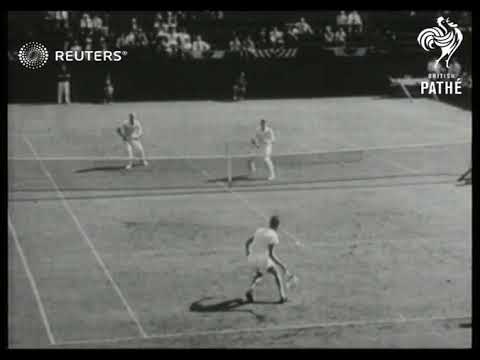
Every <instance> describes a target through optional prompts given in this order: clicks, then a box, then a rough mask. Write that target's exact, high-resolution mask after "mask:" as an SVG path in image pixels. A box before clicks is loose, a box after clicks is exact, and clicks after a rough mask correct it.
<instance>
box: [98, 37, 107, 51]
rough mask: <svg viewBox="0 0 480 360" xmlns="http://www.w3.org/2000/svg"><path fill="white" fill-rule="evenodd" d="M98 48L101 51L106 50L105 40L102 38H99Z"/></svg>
mask: <svg viewBox="0 0 480 360" xmlns="http://www.w3.org/2000/svg"><path fill="white" fill-rule="evenodd" d="M99 46H100V50H102V51H105V50H108V43H107V40H106V39H105V38H104V37H103V36H102V37H100V40H99Z"/></svg>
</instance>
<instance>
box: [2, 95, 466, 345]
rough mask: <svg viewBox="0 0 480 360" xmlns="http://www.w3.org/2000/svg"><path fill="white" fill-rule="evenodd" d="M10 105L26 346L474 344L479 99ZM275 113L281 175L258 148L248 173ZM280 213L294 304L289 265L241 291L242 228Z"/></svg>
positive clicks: (20, 341) (12, 244) (16, 317)
mask: <svg viewBox="0 0 480 360" xmlns="http://www.w3.org/2000/svg"><path fill="white" fill-rule="evenodd" d="M131 111H134V112H136V113H137V116H138V118H139V119H140V121H141V122H142V124H143V127H144V131H145V133H146V135H145V138H144V141H143V143H144V146H145V149H146V151H147V156H148V157H149V158H150V159H151V160H150V166H149V167H147V168H143V167H135V168H134V169H133V170H132V171H129V172H127V171H125V170H123V169H122V167H123V165H124V164H125V149H124V146H123V144H122V143H121V141H120V140H119V138H118V136H116V134H115V131H114V130H115V127H116V126H118V124H119V122H120V121H123V120H124V119H126V117H127V114H128V112H131ZM8 112H9V113H8V115H9V119H8V127H9V137H8V139H9V146H8V148H9V150H8V151H9V155H8V156H9V230H10V231H9V239H8V244H9V330H10V338H9V345H10V347H38V346H40V347H47V348H51V347H53V348H55V347H198V346H200V347H292V346H300V347H391V346H395V347H469V346H470V345H471V339H470V337H471V328H470V327H469V324H470V323H471V208H472V205H471V187H469V186H457V185H456V183H455V182H456V179H457V178H458V177H459V176H460V174H461V173H462V172H464V171H465V170H466V169H467V167H468V166H469V163H470V146H471V113H470V112H466V111H464V110H461V109H458V108H455V107H451V106H448V105H445V104H442V103H438V102H434V101H432V100H427V99H421V100H415V102H413V103H410V102H409V101H408V100H403V99H400V100H398V99H380V98H370V97H362V98H326V99H291V100H258V101H246V102H242V103H228V102H213V101H211V102H165V103H122V104H113V105H91V104H73V105H71V106H56V105H23V106H21V105H10V106H9V108H8ZM260 118H265V119H267V121H269V122H270V124H271V126H272V127H273V129H274V130H275V132H276V135H277V138H278V139H277V143H276V144H275V148H274V153H273V160H274V162H275V165H276V167H277V170H278V179H277V180H275V181H273V182H268V181H266V180H265V178H266V175H267V174H266V172H265V173H263V172H262V166H261V162H260V161H259V165H258V167H259V173H258V176H257V177H255V178H253V179H252V178H249V177H247V176H246V174H247V167H246V159H247V153H248V148H247V143H248V139H249V138H250V137H251V136H252V133H253V132H254V131H255V128H256V126H257V125H258V121H259V120H260ZM227 144H228V146H227ZM227 149H228V151H227ZM229 167H231V171H229V170H228V169H229ZM229 177H230V178H231V180H232V181H231V183H230V184H229V181H228V180H229ZM271 214H278V215H279V216H280V219H281V226H280V227H281V230H282V231H281V238H280V240H281V245H280V247H279V249H278V253H279V256H280V257H281V258H283V259H284V260H285V261H286V262H287V264H288V265H289V267H290V268H291V269H292V270H293V271H294V272H295V273H296V274H297V275H298V277H299V279H300V282H299V284H298V287H297V288H296V289H295V290H294V291H293V292H292V293H291V294H290V296H289V297H290V301H289V302H288V303H287V304H284V305H278V304H275V301H276V300H277V298H276V297H277V294H276V291H275V287H274V282H273V279H266V280H265V284H264V285H263V286H260V287H259V288H258V294H257V298H258V301H259V302H258V303H254V304H242V303H240V302H239V301H238V299H239V298H242V297H243V295H244V291H245V288H246V287H247V286H248V283H249V280H250V276H251V274H250V273H249V271H248V267H247V266H246V263H245V259H244V243H245V241H246V239H247V238H248V236H250V235H251V232H252V231H253V230H254V229H255V228H256V227H258V226H261V225H264V223H265V218H266V217H268V216H270V215H271Z"/></svg>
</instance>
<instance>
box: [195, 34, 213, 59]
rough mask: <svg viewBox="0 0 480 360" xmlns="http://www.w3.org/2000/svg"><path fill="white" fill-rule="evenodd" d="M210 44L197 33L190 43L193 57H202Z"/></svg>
mask: <svg viewBox="0 0 480 360" xmlns="http://www.w3.org/2000/svg"><path fill="white" fill-rule="evenodd" d="M210 48H211V47H210V44H208V43H207V42H206V41H204V40H203V39H202V37H201V36H200V35H197V37H196V39H195V41H194V42H193V44H192V53H193V57H194V58H202V57H203V56H204V55H205V53H206V52H208V51H210Z"/></svg>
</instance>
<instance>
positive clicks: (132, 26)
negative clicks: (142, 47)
mask: <svg viewBox="0 0 480 360" xmlns="http://www.w3.org/2000/svg"><path fill="white" fill-rule="evenodd" d="M137 28H138V23H137V18H132V19H131V20H130V30H131V31H136V30H137Z"/></svg>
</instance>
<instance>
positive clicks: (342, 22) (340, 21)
mask: <svg viewBox="0 0 480 360" xmlns="http://www.w3.org/2000/svg"><path fill="white" fill-rule="evenodd" d="M347 25H348V16H347V14H346V12H345V11H344V10H342V11H340V13H339V14H338V15H337V27H343V26H347Z"/></svg>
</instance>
